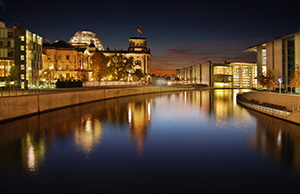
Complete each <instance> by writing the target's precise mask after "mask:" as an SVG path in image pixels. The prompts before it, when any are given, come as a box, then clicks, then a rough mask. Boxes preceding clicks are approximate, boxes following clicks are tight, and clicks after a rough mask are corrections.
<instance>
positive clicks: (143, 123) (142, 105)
mask: <svg viewBox="0 0 300 194" xmlns="http://www.w3.org/2000/svg"><path fill="white" fill-rule="evenodd" d="M151 111H152V108H151V100H150V99H146V100H144V101H140V102H130V103H129V104H128V124H129V130H130V138H131V139H132V140H133V141H135V142H136V144H137V150H138V156H139V157H141V156H142V153H143V150H144V143H145V140H146V136H147V131H148V126H149V125H150V123H151Z"/></svg>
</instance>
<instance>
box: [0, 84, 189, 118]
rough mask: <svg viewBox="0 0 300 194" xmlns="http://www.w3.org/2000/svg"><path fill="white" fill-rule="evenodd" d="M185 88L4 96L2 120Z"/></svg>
mask: <svg viewBox="0 0 300 194" xmlns="http://www.w3.org/2000/svg"><path fill="white" fill-rule="evenodd" d="M185 90H190V88H179V87H128V88H112V89H98V90H89V91H70V92H62V93H53V94H37V95H30V96H14V97H3V98H1V100H0V122H6V121H9V120H13V119H17V118H22V117H26V116H31V115H35V114H39V113H43V112H48V111H52V110H57V109H61V108H65V107H70V106H74V105H79V104H84V103H89V102H95V101H99V100H105V99H111V98H118V97H123V96H132V95H139V94H147V93H160V92H171V91H185Z"/></svg>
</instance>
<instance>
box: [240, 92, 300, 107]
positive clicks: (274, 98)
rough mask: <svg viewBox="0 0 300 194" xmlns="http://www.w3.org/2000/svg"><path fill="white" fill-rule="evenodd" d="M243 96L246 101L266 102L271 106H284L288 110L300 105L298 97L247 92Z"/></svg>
mask: <svg viewBox="0 0 300 194" xmlns="http://www.w3.org/2000/svg"><path fill="white" fill-rule="evenodd" d="M243 96H244V97H245V98H246V99H248V100H252V99H254V100H258V101H259V102H260V103H263V102H267V103H271V104H276V105H281V106H285V107H286V108H287V109H288V110H292V108H293V107H296V106H297V105H300V96H298V95H288V94H276V93H270V92H249V93H244V94H243Z"/></svg>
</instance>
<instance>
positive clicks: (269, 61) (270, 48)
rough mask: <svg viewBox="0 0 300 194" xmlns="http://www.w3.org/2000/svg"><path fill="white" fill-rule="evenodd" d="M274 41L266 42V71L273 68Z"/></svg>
mask: <svg viewBox="0 0 300 194" xmlns="http://www.w3.org/2000/svg"><path fill="white" fill-rule="evenodd" d="M273 44H274V42H273V41H271V42H267V44H266V50H267V51H266V55H267V71H268V70H272V69H273V60H274V51H273Z"/></svg>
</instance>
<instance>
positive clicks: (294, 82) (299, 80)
mask: <svg viewBox="0 0 300 194" xmlns="http://www.w3.org/2000/svg"><path fill="white" fill-rule="evenodd" d="M289 86H290V88H291V94H292V93H293V88H298V87H300V69H299V66H298V65H296V68H295V71H294V74H293V77H292V78H291V79H290V84H289Z"/></svg>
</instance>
